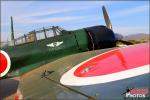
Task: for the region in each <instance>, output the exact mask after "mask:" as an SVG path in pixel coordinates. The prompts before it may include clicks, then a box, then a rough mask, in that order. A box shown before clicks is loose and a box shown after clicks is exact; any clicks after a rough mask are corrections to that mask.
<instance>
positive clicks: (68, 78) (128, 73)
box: [60, 45, 150, 86]
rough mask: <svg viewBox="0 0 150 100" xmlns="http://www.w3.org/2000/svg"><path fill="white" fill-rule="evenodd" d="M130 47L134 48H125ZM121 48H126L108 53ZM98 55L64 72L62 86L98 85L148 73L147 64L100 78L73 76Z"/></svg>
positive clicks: (61, 79)
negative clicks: (78, 69) (79, 68)
mask: <svg viewBox="0 0 150 100" xmlns="http://www.w3.org/2000/svg"><path fill="white" fill-rule="evenodd" d="M131 46H134V45H130V46H127V47H131ZM122 48H126V46H125V47H121V48H117V49H113V50H110V51H108V52H112V51H115V50H119V49H122ZM108 52H104V53H102V54H100V55H103V54H106V53H108ZM100 55H97V56H94V57H92V58H90V59H88V60H85V61H83V62H82V63H80V64H78V65H76V66H74V67H73V68H72V69H71V70H69V71H68V72H66V73H65V74H64V75H63V76H62V77H61V78H60V83H62V84H64V85H70V86H83V85H93V84H100V83H107V82H112V81H117V80H121V79H126V78H130V77H135V76H139V75H142V74H146V73H150V71H149V68H150V65H149V64H148V65H144V66H139V67H137V68H133V69H129V70H125V71H121V72H116V73H112V74H107V75H101V76H93V77H77V76H75V75H74V72H75V70H76V69H77V68H78V67H79V66H81V65H82V64H84V63H86V62H88V61H90V60H91V59H94V58H96V57H98V56H100Z"/></svg>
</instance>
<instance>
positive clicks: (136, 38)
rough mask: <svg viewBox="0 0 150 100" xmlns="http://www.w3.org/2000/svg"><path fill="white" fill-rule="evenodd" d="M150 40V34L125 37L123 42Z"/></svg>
mask: <svg viewBox="0 0 150 100" xmlns="http://www.w3.org/2000/svg"><path fill="white" fill-rule="evenodd" d="M149 38H150V34H145V33H137V34H132V35H128V36H124V37H123V40H141V39H149Z"/></svg>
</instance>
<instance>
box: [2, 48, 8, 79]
mask: <svg viewBox="0 0 150 100" xmlns="http://www.w3.org/2000/svg"><path fill="white" fill-rule="evenodd" d="M0 53H2V54H3V55H4V56H5V57H6V59H7V67H6V70H5V71H4V72H2V73H1V74H0V77H3V76H4V75H6V74H7V73H8V71H9V69H10V66H11V61H10V57H9V55H8V54H7V53H6V52H5V51H3V50H0Z"/></svg>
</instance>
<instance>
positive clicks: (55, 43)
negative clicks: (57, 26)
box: [46, 41, 63, 48]
mask: <svg viewBox="0 0 150 100" xmlns="http://www.w3.org/2000/svg"><path fill="white" fill-rule="evenodd" d="M61 44H63V41H61V42H53V43H50V44H47V45H46V46H47V47H52V48H54V47H58V46H60V45H61Z"/></svg>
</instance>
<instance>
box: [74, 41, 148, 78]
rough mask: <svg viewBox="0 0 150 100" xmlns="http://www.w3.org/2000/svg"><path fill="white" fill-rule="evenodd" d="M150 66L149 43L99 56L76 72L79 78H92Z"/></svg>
mask: <svg viewBox="0 0 150 100" xmlns="http://www.w3.org/2000/svg"><path fill="white" fill-rule="evenodd" d="M147 64H149V43H144V44H139V45H135V46H130V47H128V48H121V49H117V50H114V51H111V52H108V53H105V54H103V55H99V56H97V57H95V58H93V59H91V60H89V61H87V62H85V63H83V64H82V65H80V66H79V67H78V68H77V69H76V70H75V71H74V75H75V76H77V77H92V76H101V75H107V74H112V73H116V72H121V71H125V70H129V69H133V68H137V67H140V66H144V65H147Z"/></svg>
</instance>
